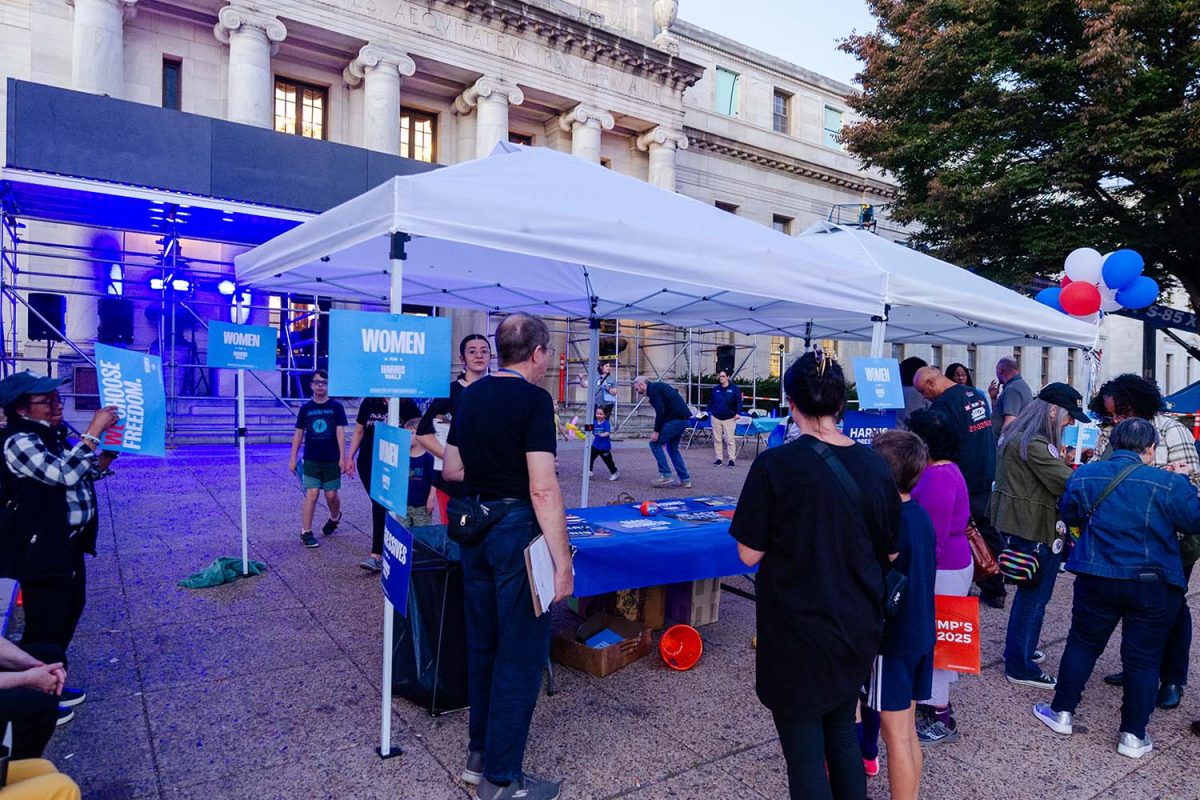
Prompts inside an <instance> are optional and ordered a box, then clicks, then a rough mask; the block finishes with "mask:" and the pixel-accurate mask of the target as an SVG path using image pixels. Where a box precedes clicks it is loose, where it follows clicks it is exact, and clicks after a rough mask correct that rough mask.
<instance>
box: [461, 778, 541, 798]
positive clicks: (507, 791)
mask: <svg viewBox="0 0 1200 800" xmlns="http://www.w3.org/2000/svg"><path fill="white" fill-rule="evenodd" d="M475 797H476V800H558V784H557V783H551V782H550V781H539V780H538V779H536V778H531V777H529V776H528V775H523V776H521V778H520V780H515V781H513V782H512V783H510V784H509V785H508V786H497V785H495V784H494V783H492V782H491V781H489V780H488V779H487V778H484V779H483V780H482V781H481V782H480V783H479V788H477V789H476V790H475Z"/></svg>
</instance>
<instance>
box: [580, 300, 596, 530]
mask: <svg viewBox="0 0 1200 800" xmlns="http://www.w3.org/2000/svg"><path fill="white" fill-rule="evenodd" d="M595 308H596V301H595V298H593V299H592V309H593V313H592V315H591V316H590V317H588V365H587V370H588V371H587V375H588V381H587V402H586V403H585V404H584V408H585V409H586V414H587V416H586V417H584V421H583V426H582V428H581V430H583V431H584V435H583V483H582V484H581V488H580V490H579V505H580V507H582V508H587V507H588V489H589V484H590V483H591V474H592V471H591V468H590V465H589V464H588V461H589V460H590V459H591V455H592V437H593V436H595V434H594V433H592V428H593V426H594V425H595V423H596V387H595V386H594V384H595V381H596V376H597V375H598V374H599V372H600V369H599V364H600V320H599V319H598V318H597V317H596V314H595Z"/></svg>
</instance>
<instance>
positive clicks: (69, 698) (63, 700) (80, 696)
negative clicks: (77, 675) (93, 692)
mask: <svg viewBox="0 0 1200 800" xmlns="http://www.w3.org/2000/svg"><path fill="white" fill-rule="evenodd" d="M84 700H87V692H85V691H84V690H83V689H72V688H71V687H69V686H67V687H64V688H63V690H62V694H60V695H59V696H58V704H59V705H60V706H66V707H67V708H70V707H72V706H77V705H79V704H80V703H82V702H83V701H84Z"/></svg>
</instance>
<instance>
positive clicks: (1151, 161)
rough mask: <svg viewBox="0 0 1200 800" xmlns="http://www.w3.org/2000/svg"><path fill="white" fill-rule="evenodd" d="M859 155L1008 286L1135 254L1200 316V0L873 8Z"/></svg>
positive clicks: (860, 43) (907, 214) (949, 241)
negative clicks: (1070, 260)
mask: <svg viewBox="0 0 1200 800" xmlns="http://www.w3.org/2000/svg"><path fill="white" fill-rule="evenodd" d="M867 2H868V5H869V6H870V7H871V10H872V13H873V14H874V16H875V17H876V18H877V20H878V26H877V28H876V30H874V31H873V32H870V33H866V34H863V35H854V36H851V37H849V38H848V39H847V40H846V41H845V42H844V43H843V45H842V48H843V49H844V50H846V51H847V52H849V53H852V54H853V55H855V56H857V57H858V58H859V60H860V61H862V62H863V69H862V72H861V73H860V75H859V78H860V80H861V82H862V86H863V91H862V93H861V94H859V95H857V96H856V97H855V98H853V99H852V100H851V105H852V106H853V107H854V108H855V109H856V110H857V111H858V112H859V113H860V114H862V115H863V117H864V118H865V119H864V121H863V122H861V123H859V124H857V125H854V126H852V127H850V128H849V129H848V130H847V131H846V132H845V134H844V138H845V143H846V145H847V147H848V149H849V150H850V151H851V152H852V153H854V154H855V155H856V156H858V157H859V158H861V159H862V160H863V161H864V162H866V163H867V164H868V165H870V166H873V167H878V168H881V169H883V170H886V171H887V172H889V173H891V174H892V175H893V176H895V178H896V179H897V180H898V181H899V183H900V195H899V198H898V200H897V202H896V203H895V205H894V206H893V207H892V209H891V211H892V215H893V217H894V218H895V219H897V220H898V221H901V222H904V223H915V225H916V229H917V232H916V233H915V234H914V236H913V240H914V244H917V245H920V246H925V247H928V248H929V249H930V250H931V251H933V252H935V253H936V254H937V255H939V256H941V257H943V258H945V259H947V260H949V261H952V262H954V263H957V264H961V265H963V266H966V267H969V268H971V269H975V270H978V271H979V272H980V273H981V274H984V275H987V276H988V277H990V278H992V279H994V280H998V281H1001V282H1004V283H1016V282H1021V281H1024V280H1026V279H1028V278H1030V277H1032V276H1034V275H1039V274H1040V275H1047V274H1053V273H1056V272H1059V271H1061V270H1062V263H1063V259H1064V258H1065V257H1066V255H1067V253H1069V252H1070V251H1071V250H1072V249H1074V248H1076V247H1085V246H1091V247H1095V248H1096V249H1098V250H1100V251H1101V252H1107V251H1109V250H1113V249H1116V248H1118V247H1132V248H1134V249H1136V250H1138V251H1139V252H1140V253H1141V254H1142V255H1143V256H1144V257H1145V259H1146V262H1147V274H1150V275H1153V276H1154V277H1157V278H1159V279H1160V282H1161V281H1162V280H1163V279H1164V278H1165V279H1167V280H1168V282H1169V281H1170V278H1172V277H1173V278H1174V279H1176V280H1178V282H1179V283H1180V284H1181V285H1182V286H1183V288H1184V289H1186V290H1187V292H1188V294H1189V296H1190V297H1191V300H1192V306H1193V308H1194V309H1196V310H1198V311H1200V0H906V1H904V2H901V1H900V0H867Z"/></svg>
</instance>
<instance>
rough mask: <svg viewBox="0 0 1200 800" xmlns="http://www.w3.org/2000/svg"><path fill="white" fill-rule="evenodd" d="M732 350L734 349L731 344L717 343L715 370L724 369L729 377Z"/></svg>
mask: <svg viewBox="0 0 1200 800" xmlns="http://www.w3.org/2000/svg"><path fill="white" fill-rule="evenodd" d="M734 352H736V350H735V348H734V346H733V345H731V344H719V345H717V372H720V371H721V370H725V371H726V372H728V373H729V375H730V377H732V376H733V362H734V355H733V354H734Z"/></svg>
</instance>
